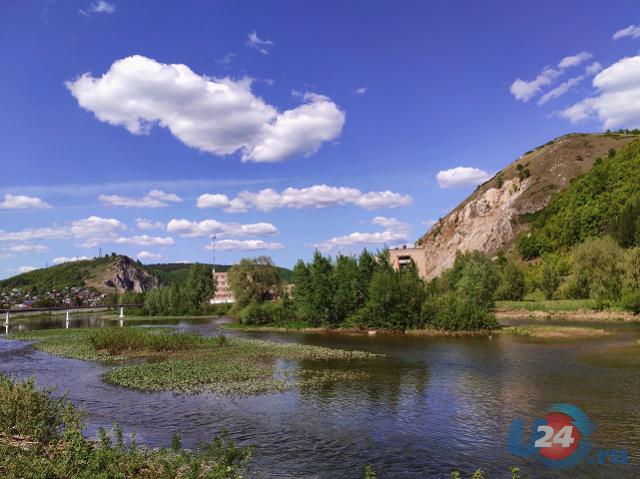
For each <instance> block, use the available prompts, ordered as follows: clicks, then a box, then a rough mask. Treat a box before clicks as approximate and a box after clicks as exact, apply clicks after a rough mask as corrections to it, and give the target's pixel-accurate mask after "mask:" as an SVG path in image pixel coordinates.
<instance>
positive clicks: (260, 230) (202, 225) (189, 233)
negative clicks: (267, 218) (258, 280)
mask: <svg viewBox="0 0 640 479" xmlns="http://www.w3.org/2000/svg"><path fill="white" fill-rule="evenodd" d="M167 231H169V232H170V233H175V234H177V235H180V236H182V237H185V238H195V237H198V236H210V235H212V234H220V235H227V236H260V235H275V234H277V233H278V229H277V228H276V227H275V226H273V225H272V224H271V223H253V224H239V223H221V222H220V221H216V220H203V221H199V222H198V221H189V220H185V219H172V220H171V221H169V223H168V224H167Z"/></svg>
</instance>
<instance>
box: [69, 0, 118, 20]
mask: <svg viewBox="0 0 640 479" xmlns="http://www.w3.org/2000/svg"><path fill="white" fill-rule="evenodd" d="M115 11H116V6H115V5H114V4H113V3H109V2H107V1H105V0H98V1H96V2H93V3H91V4H90V5H89V6H88V7H87V8H86V9H80V10H78V12H79V13H80V14H82V15H84V16H85V17H90V16H92V15H93V14H94V13H106V14H108V15H111V14H112V13H115Z"/></svg>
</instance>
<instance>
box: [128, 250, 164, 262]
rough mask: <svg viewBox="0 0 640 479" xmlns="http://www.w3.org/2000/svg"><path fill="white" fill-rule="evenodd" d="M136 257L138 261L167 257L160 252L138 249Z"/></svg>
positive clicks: (157, 259) (161, 259) (162, 259)
mask: <svg viewBox="0 0 640 479" xmlns="http://www.w3.org/2000/svg"><path fill="white" fill-rule="evenodd" d="M136 258H137V259H139V260H140V261H164V260H166V259H167V257H166V256H164V255H162V254H160V253H151V252H149V251H140V252H139V253H138V254H137V255H136Z"/></svg>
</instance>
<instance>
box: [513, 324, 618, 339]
mask: <svg viewBox="0 0 640 479" xmlns="http://www.w3.org/2000/svg"><path fill="white" fill-rule="evenodd" d="M501 332H502V333H504V334H511V335H513V336H523V337H527V338H534V339H583V338H597V337H601V336H607V335H609V334H611V333H610V332H609V331H605V330H604V329H598V328H587V327H577V326H556V325H537V324H536V325H528V326H509V327H506V328H503V329H502V330H501Z"/></svg>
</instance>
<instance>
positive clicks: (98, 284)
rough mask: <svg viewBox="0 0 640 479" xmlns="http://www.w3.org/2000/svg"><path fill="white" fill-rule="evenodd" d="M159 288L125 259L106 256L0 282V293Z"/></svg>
mask: <svg viewBox="0 0 640 479" xmlns="http://www.w3.org/2000/svg"><path fill="white" fill-rule="evenodd" d="M159 284H160V282H159V280H158V278H156V277H155V276H152V275H151V274H149V272H148V271H147V270H146V269H145V268H144V267H143V266H142V264H140V263H139V262H137V261H134V260H132V259H131V258H129V257H128V256H123V255H110V256H104V257H102V258H93V259H89V260H82V261H73V262H69V263H63V264H60V265H56V266H50V267H48V268H42V269H36V270H34V271H30V272H28V273H23V274H20V275H17V276H13V277H11V278H8V279H5V280H2V281H0V289H2V290H7V289H12V288H24V287H27V288H35V289H37V290H38V291H46V290H51V289H55V290H61V289H63V288H65V287H69V288H72V287H78V286H80V287H82V286H86V287H90V288H94V289H96V290H97V291H100V292H103V293H113V292H114V291H116V292H118V293H122V292H125V291H133V292H136V293H140V292H142V291H146V290H148V289H151V288H155V287H157V286H158V285H159Z"/></svg>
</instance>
